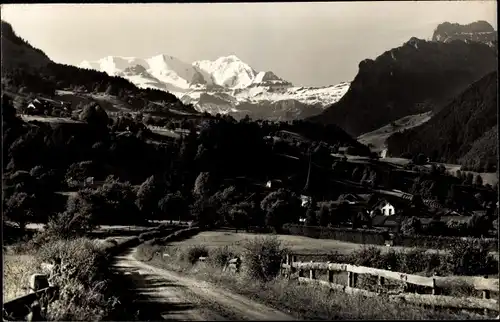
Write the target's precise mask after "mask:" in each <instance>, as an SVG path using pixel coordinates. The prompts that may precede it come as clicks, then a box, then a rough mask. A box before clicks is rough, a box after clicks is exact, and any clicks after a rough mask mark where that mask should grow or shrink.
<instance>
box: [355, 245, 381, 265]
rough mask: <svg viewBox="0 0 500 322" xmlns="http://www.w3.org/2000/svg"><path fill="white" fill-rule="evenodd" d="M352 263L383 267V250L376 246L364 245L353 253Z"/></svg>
mask: <svg viewBox="0 0 500 322" xmlns="http://www.w3.org/2000/svg"><path fill="white" fill-rule="evenodd" d="M351 256H352V260H351V261H352V263H353V264H354V265H359V266H368V267H374V268H383V267H384V266H385V265H384V263H383V258H382V252H381V251H380V249H379V248H377V247H374V246H369V247H366V246H363V247H362V248H361V249H359V250H357V251H354V252H353V253H352V254H351Z"/></svg>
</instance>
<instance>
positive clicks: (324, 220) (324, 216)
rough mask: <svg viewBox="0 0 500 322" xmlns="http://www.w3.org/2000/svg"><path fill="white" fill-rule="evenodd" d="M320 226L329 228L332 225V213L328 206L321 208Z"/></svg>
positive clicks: (319, 215) (319, 214)
mask: <svg viewBox="0 0 500 322" xmlns="http://www.w3.org/2000/svg"><path fill="white" fill-rule="evenodd" d="M318 217H319V225H320V226H322V227H326V226H328V224H329V223H330V212H329V210H328V208H327V207H326V206H321V207H320V208H319V211H318Z"/></svg>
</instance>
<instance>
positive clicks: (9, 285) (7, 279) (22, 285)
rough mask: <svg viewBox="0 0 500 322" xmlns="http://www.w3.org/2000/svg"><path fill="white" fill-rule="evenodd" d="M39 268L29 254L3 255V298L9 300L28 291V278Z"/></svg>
mask: <svg viewBox="0 0 500 322" xmlns="http://www.w3.org/2000/svg"><path fill="white" fill-rule="evenodd" d="M39 271H40V268H39V267H38V264H37V261H36V260H35V258H34V257H33V256H31V255H19V254H17V255H16V254H13V255H5V256H4V262H3V300H4V302H5V301H10V300H12V299H14V298H16V297H18V296H22V295H25V294H27V293H28V286H29V278H30V276H31V275H32V274H34V273H38V272H39Z"/></svg>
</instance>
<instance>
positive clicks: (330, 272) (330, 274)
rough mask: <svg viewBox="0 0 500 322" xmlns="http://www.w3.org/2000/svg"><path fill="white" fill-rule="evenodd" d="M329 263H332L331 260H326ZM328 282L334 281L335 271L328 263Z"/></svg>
mask: <svg viewBox="0 0 500 322" xmlns="http://www.w3.org/2000/svg"><path fill="white" fill-rule="evenodd" d="M326 263H327V264H330V262H326ZM327 272H328V283H333V271H332V270H331V269H330V267H329V265H328V271H327Z"/></svg>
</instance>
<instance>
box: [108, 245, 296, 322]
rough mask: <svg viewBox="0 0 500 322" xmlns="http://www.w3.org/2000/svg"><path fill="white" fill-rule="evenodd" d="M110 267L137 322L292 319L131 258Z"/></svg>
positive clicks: (127, 255) (124, 257)
mask: <svg viewBox="0 0 500 322" xmlns="http://www.w3.org/2000/svg"><path fill="white" fill-rule="evenodd" d="M134 252H135V249H130V250H129V251H127V252H126V253H124V254H122V255H121V256H117V258H116V261H115V263H114V264H113V265H114V269H116V270H117V271H118V272H119V273H121V274H123V275H124V277H125V280H126V282H127V284H128V285H129V287H128V288H129V290H130V292H133V293H134V294H135V295H134V296H135V301H136V303H137V304H138V307H140V309H139V311H140V312H139V317H140V320H199V321H202V320H290V319H292V320H294V319H295V318H294V317H293V316H290V315H288V314H285V313H282V312H280V311H278V310H275V309H273V308H270V307H267V306H265V305H262V304H260V303H257V302H254V301H253V300H250V299H248V298H246V297H243V296H241V295H237V294H234V293H232V292H229V291H227V290H223V289H220V288H217V287H216V286H214V285H212V284H210V283H207V282H201V281H198V280H195V279H192V278H189V277H185V276H181V275H179V274H177V273H174V272H170V271H166V270H163V269H160V268H156V267H153V266H150V265H147V264H146V263H143V262H140V261H138V260H136V259H135V258H134V256H133V255H134Z"/></svg>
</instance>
